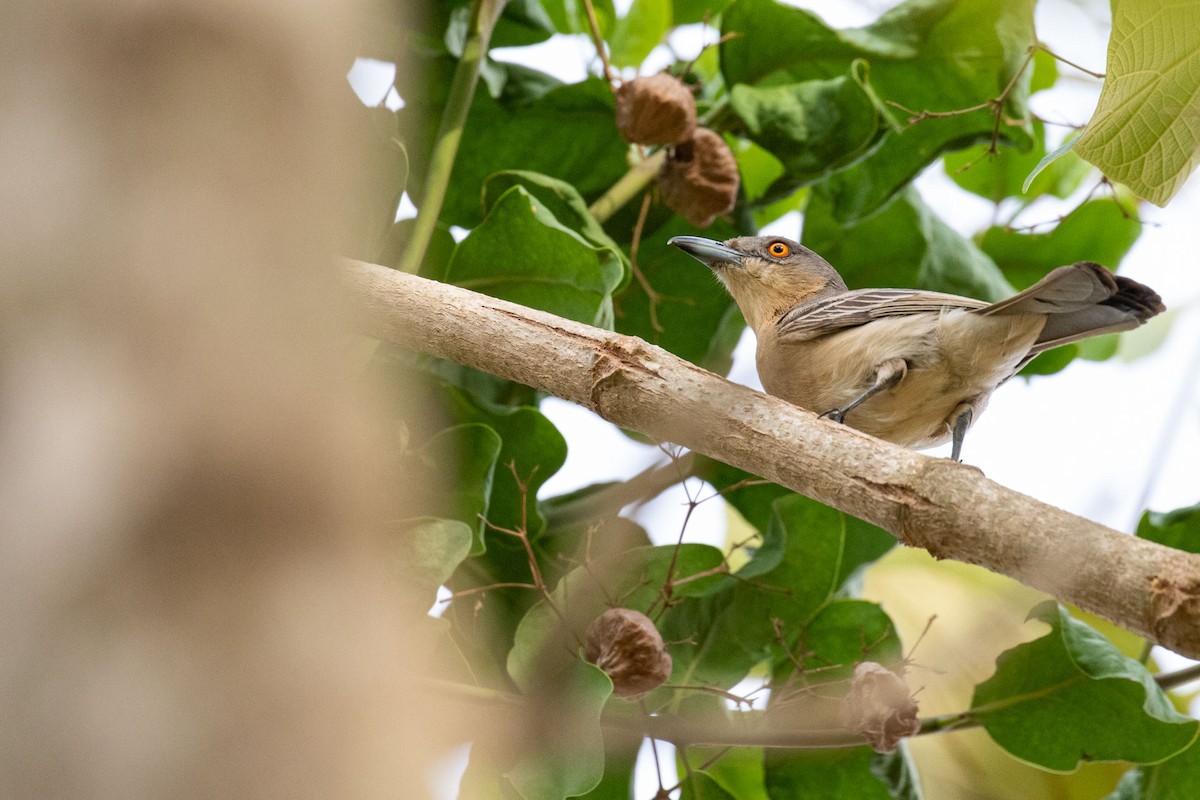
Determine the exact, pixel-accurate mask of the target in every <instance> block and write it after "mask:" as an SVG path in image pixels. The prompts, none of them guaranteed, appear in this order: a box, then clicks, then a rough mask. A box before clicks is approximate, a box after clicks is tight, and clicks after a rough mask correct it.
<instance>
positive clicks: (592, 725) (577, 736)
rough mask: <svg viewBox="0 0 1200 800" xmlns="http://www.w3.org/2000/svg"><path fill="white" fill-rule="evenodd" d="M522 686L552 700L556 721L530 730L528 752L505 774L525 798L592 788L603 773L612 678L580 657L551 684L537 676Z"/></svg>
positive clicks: (554, 799) (549, 798)
mask: <svg viewBox="0 0 1200 800" xmlns="http://www.w3.org/2000/svg"><path fill="white" fill-rule="evenodd" d="M518 635H519V634H518ZM522 688H523V689H524V690H525V691H526V692H527V693H529V694H533V695H534V696H536V697H537V698H538V700H539V702H541V703H543V704H545V705H546V706H551V704H552V707H553V708H554V712H553V719H554V724H553V725H547V726H545V727H542V728H540V729H539V730H527V731H526V734H528V739H529V741H528V742H527V746H526V748H525V751H524V755H523V757H522V758H521V759H520V760H519V761H518V762H517V764H516V765H515V766H514V767H513V768H512V769H510V770H509V771H508V772H506V773H505V777H507V778H508V780H509V781H510V782H511V783H512V785H513V787H514V788H515V789H516V790H517V791H518V792H520V794H521V796H522V797H524V798H526V800H562V798H565V797H572V796H575V795H581V794H584V793H585V792H589V791H591V790H592V789H593V788H595V787H596V786H597V785H598V784H599V783H600V779H601V777H602V776H603V775H604V738H603V736H602V735H601V732H600V712H601V711H602V710H603V709H604V704H605V702H607V701H608V698H609V696H610V695H611V694H612V681H610V680H609V679H608V676H607V675H605V674H604V673H603V672H602V671H601V670H600V669H599V668H598V667H596V666H595V665H594V664H588V663H585V662H583V661H579V660H576V661H574V662H573V663H572V664H571V666H570V669H569V670H568V671H567V672H566V673H565V674H562V675H559V676H556V681H555V683H554V685H553V686H552V687H548V686H547V685H546V684H545V683H544V682H542V681H537V682H534V683H533V684H527V685H525V686H523V687H522ZM547 695H549V697H547Z"/></svg>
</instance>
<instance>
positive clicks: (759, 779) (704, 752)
mask: <svg viewBox="0 0 1200 800" xmlns="http://www.w3.org/2000/svg"><path fill="white" fill-rule="evenodd" d="M687 754H688V759H689V761H690V763H691V764H704V763H707V762H709V761H712V762H713V763H712V764H710V765H709V766H708V767H706V768H705V769H704V770H703V773H704V775H705V776H706V777H707V778H709V779H710V780H711V781H712V782H713V783H715V784H716V785H717V786H718V787H719V788H720V789H721V790H722V791H724V792H725V793H726V794H727V795H729V796H731V797H734V798H736V800H768V798H767V790H766V788H765V787H764V786H763V750H762V749H761V748H751V747H735V748H732V749H731V748H725V747H699V746H691V747H689V748H688V749H687ZM680 766H681V770H680V771H681V773H682V772H683V770H682V767H683V765H682V764H681V765H680ZM685 791H686V789H685ZM699 796H703V795H699Z"/></svg>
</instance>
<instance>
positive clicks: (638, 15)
mask: <svg viewBox="0 0 1200 800" xmlns="http://www.w3.org/2000/svg"><path fill="white" fill-rule="evenodd" d="M671 17H672V8H671V0H633V5H631V6H630V7H629V11H628V12H627V13H626V14H625V16H623V17H621V18H620V19H618V20H617V24H616V25H614V26H613V31H612V35H611V36H610V37H609V39H608V43H609V48H610V50H609V58H610V60H611V61H612V63H613V64H614V65H616V66H618V67H636V66H637V65H639V64H641V63H642V62H643V61H644V60H645V59H646V56H648V55H650V51H651V50H653V49H654V48H656V47H658V45H659V44H660V43H661V42H662V40H663V39H664V38H665V37H666V35H667V32H668V31H669V30H670V29H671Z"/></svg>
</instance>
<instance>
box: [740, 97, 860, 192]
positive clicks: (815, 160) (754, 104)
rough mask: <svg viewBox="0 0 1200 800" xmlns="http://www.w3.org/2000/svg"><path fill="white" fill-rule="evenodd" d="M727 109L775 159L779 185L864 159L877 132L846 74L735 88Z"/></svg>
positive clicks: (802, 181) (820, 175)
mask: <svg viewBox="0 0 1200 800" xmlns="http://www.w3.org/2000/svg"><path fill="white" fill-rule="evenodd" d="M730 105H731V106H732V108H733V110H734V112H735V113H736V114H737V115H738V117H739V118H740V119H741V122H742V125H743V126H744V127H745V134H746V136H747V137H749V138H750V140H751V141H753V142H755V143H757V144H759V145H761V146H762V147H763V148H765V149H766V150H767V151H769V152H770V153H772V154H773V155H774V156H775V157H776V158H778V159H779V160H780V161H781V162H782V163H783V165H784V167H785V168H786V170H787V178H786V180H785V181H784V183H785V184H786V186H785V187H782V188H776V189H775V190H773V191H772V195H776V196H777V195H781V194H785V193H787V191H790V190H792V189H794V188H795V187H797V186H800V185H802V184H806V183H811V182H813V181H815V180H819V179H821V178H823V177H825V176H827V175H829V174H830V173H832V172H835V171H837V170H839V169H842V168H844V167H846V166H847V165H849V164H851V163H852V162H854V161H856V160H858V159H860V158H862V157H864V156H865V155H866V154H867V152H868V151H869V150H870V148H871V147H872V145H873V144H874V143H875V142H876V140H877V139H878V134H879V133H880V131H881V127H880V119H879V110H878V109H877V108H876V106H875V103H874V101H873V100H872V99H871V97H870V95H868V94H867V92H866V90H865V89H864V88H863V86H862V84H861V83H859V81H858V80H856V79H855V78H854V77H852V76H851V75H839V76H837V77H834V78H830V79H828V80H808V81H803V82H800V83H789V84H785V85H783V86H766V87H762V88H759V87H755V86H749V85H746V84H738V85H736V86H734V87H733V90H732V92H731V94H730Z"/></svg>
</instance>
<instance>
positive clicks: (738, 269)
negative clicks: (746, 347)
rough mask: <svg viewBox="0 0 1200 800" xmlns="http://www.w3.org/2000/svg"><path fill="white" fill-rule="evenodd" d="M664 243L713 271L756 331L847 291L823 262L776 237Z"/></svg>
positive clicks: (686, 238) (685, 239) (680, 238)
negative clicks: (792, 311) (815, 301)
mask: <svg viewBox="0 0 1200 800" xmlns="http://www.w3.org/2000/svg"><path fill="white" fill-rule="evenodd" d="M667 244H671V245H674V246H675V247H678V248H679V249H680V250H682V251H683V252H685V253H687V254H688V255H690V256H691V257H692V258H694V259H696V260H697V261H699V262H701V263H702V264H705V265H707V266H708V267H709V268H710V269H712V271H713V273H714V274H715V275H716V276H717V277H718V278H719V279H720V280H721V282H722V283H724V284H725V287H726V288H727V289H729V293H730V294H732V295H733V299H734V300H736V301H737V304H738V306H739V307H740V308H741V309H742V314H743V315H744V316H745V317H746V321H747V322H749V323H750V325H751V327H753V328H755V329H758V328H759V326H760V325H762V324H767V323H773V322H774V321H775V319H777V318H778V317H779V316H780V315H781V314H783V313H784V312H786V311H788V310H789V309H791V308H794V307H795V306H797V305H799V304H800V303H803V302H805V301H806V300H812V299H815V298H817V297H825V296H828V295H833V294H841V293H842V292H844V291H846V282H845V281H843V280H842V276H841V275H839V274H838V273H837V270H835V269H834V268H833V267H832V266H830V264H829V262H828V261H826V260H825V259H823V258H821V257H820V256H819V255H817V254H816V253H814V252H813V251H812V250H809V249H808V248H807V247H804V246H803V245H801V244H799V243H798V242H794V241H792V240H791V239H784V238H783V237H781V236H739V237H737V238H735V239H730V240H729V241H726V242H717V241H714V240H712V239H705V238H702V237H700V236H675V237H672V238H671V239H670V240H669V241H668V242H667Z"/></svg>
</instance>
